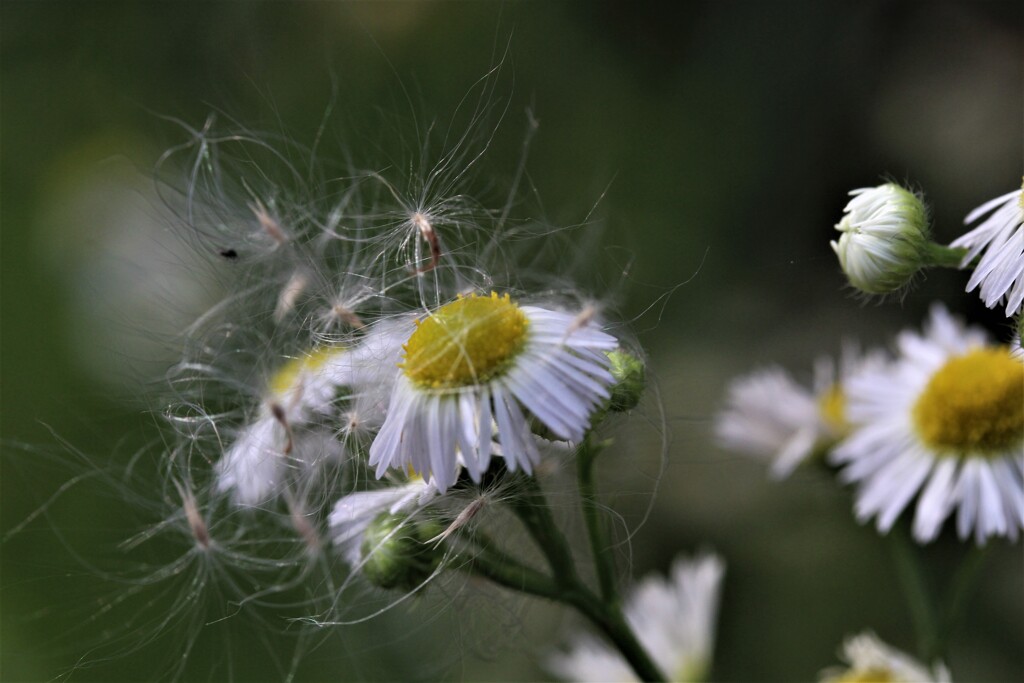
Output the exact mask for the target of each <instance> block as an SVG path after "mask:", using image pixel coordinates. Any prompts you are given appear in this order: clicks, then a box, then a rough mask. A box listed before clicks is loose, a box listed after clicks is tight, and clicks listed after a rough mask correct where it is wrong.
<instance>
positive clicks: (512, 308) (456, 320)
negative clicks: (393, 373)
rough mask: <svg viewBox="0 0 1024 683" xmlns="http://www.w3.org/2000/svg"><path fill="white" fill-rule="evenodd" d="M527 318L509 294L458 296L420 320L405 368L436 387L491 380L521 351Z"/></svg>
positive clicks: (414, 379)
mask: <svg viewBox="0 0 1024 683" xmlns="http://www.w3.org/2000/svg"><path fill="white" fill-rule="evenodd" d="M528 322H529V321H528V320H527V319H526V316H525V315H524V314H523V312H522V311H521V310H520V309H519V307H518V306H516V305H515V304H514V303H512V301H511V300H510V299H509V297H508V294H506V295H505V296H503V297H499V296H498V295H497V294H495V293H494V292H491V296H489V297H486V296H477V295H475V294H474V295H472V296H469V297H466V298H459V299H457V300H455V301H453V302H451V303H450V304H446V305H444V306H442V307H441V308H439V309H438V310H437V311H435V312H434V313H433V314H432V315H430V316H429V317H427V318H425V319H424V320H420V321H418V322H417V323H416V331H415V332H413V333H412V336H411V337H409V341H408V342H407V343H406V345H405V346H404V349H405V360H404V362H403V363H402V364H401V366H400V367H401V368H402V369H403V370H404V371H405V376H406V377H408V378H409V379H410V380H412V382H413V383H415V384H417V385H418V386H421V387H427V388H432V389H452V388H456V387H464V386H469V385H472V384H479V383H481V382H486V381H487V380H489V379H491V378H492V377H494V376H495V375H498V374H500V373H502V372H503V371H504V370H505V369H506V368H507V367H508V365H509V363H510V362H511V361H512V359H513V358H514V357H515V355H516V354H517V353H519V351H520V350H522V348H523V344H524V342H525V341H526V328H527V326H528Z"/></svg>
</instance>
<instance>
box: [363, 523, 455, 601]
mask: <svg viewBox="0 0 1024 683" xmlns="http://www.w3.org/2000/svg"><path fill="white" fill-rule="evenodd" d="M442 531H443V528H442V527H441V526H440V525H438V524H435V523H433V522H427V521H422V520H414V519H411V518H409V517H408V516H406V515H401V514H398V515H396V514H391V513H389V512H383V513H381V514H380V515H378V516H377V517H376V519H374V520H373V521H372V522H370V525H369V526H368V527H367V528H366V531H365V532H364V535H363V544H362V547H361V549H360V550H361V553H362V557H363V566H362V570H363V575H364V576H365V577H366V578H367V580H369V581H370V583H372V584H373V585H375V586H377V587H379V588H384V589H388V590H390V589H393V588H394V589H399V590H404V591H412V590H415V589H417V588H419V587H420V586H421V585H422V584H423V582H424V581H426V580H427V579H428V578H430V575H431V574H433V573H434V570H435V569H437V566H438V564H439V563H440V561H441V553H442V551H441V550H440V549H439V548H437V546H436V545H435V544H433V543H430V540H431V539H432V538H434V537H435V536H437V535H438V534H439V533H441V532H442Z"/></svg>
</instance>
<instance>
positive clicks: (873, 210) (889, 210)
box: [831, 183, 928, 294]
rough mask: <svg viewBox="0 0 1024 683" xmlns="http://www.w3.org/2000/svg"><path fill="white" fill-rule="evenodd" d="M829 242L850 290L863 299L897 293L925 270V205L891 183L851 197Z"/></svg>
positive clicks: (926, 226) (869, 188)
mask: <svg viewBox="0 0 1024 683" xmlns="http://www.w3.org/2000/svg"><path fill="white" fill-rule="evenodd" d="M850 195H852V196H853V199H851V200H850V202H849V203H848V204H847V205H846V208H845V209H843V212H844V215H843V218H842V220H841V221H840V222H839V223H837V224H836V230H838V231H839V232H841V233H843V234H842V235H841V236H840V237H839V241H838V242H837V241H833V242H831V245H832V250H833V251H834V252H835V253H836V256H838V257H839V264H840V265H841V266H842V268H843V272H844V273H846V277H847V278H848V279H849V280H850V284H851V285H853V286H854V287H856V288H857V289H859V290H860V291H862V292H865V293H867V294H888V293H890V292H896V291H898V290H900V289H902V288H903V287H905V286H906V285H908V284H910V281H911V280H912V279H913V278H914V275H915V274H916V273H917V271H918V270H919V269H920V268H921V266H922V265H923V262H924V261H923V259H924V251H925V248H926V246H927V244H928V220H927V214H926V211H925V207H924V203H923V202H922V201H921V200H920V199H919V198H918V197H917V196H916V195H915V194H914V193H913V192H910V191H909V190H905V189H904V188H902V187H900V186H899V185H897V184H895V183H886V184H885V185H879V186H878V187H864V188H860V189H858V190H853V191H852V192H850Z"/></svg>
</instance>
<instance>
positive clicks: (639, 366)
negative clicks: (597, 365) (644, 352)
mask: <svg viewBox="0 0 1024 683" xmlns="http://www.w3.org/2000/svg"><path fill="white" fill-rule="evenodd" d="M608 360H609V361H611V367H610V368H609V370H611V373H612V377H614V378H615V384H614V386H612V396H611V399H610V400H609V402H608V410H611V411H613V412H617V413H622V412H626V411H627V410H632V409H633V408H636V406H637V404H638V403H639V402H640V396H642V395H643V393H644V387H645V386H646V384H647V381H646V368H645V367H644V361H643V360H642V359H641V358H639V357H638V356H636V355H635V354H633V353H631V352H629V351H626V350H624V349H621V348H620V349H616V350H614V351H609V352H608Z"/></svg>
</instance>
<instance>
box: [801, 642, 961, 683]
mask: <svg viewBox="0 0 1024 683" xmlns="http://www.w3.org/2000/svg"><path fill="white" fill-rule="evenodd" d="M839 658H840V659H842V660H843V661H844V662H845V663H846V666H844V667H831V668H829V669H826V670H824V671H822V672H821V675H820V676H819V678H818V680H819V682H820V683H951V681H952V680H953V679H952V678H951V677H950V675H949V670H948V669H946V667H945V666H944V665H943V664H941V663H936V664H935V665H934V666H933V667H932V668H928V667H927V666H925V665H924V664H922V663H921V662H919V661H917V660H916V659H914V658H913V657H911V656H910V655H908V654H906V653H904V652H900V651H899V650H897V649H896V648H894V647H891V646H889V645H886V644H885V643H883V642H882V641H881V640H879V639H878V636H876V635H875V634H874V633H871V632H870V631H867V632H865V633H861V634H860V635H857V636H854V637H852V638H848V639H847V640H846V642H845V643H843V650H842V653H841V654H840V656H839Z"/></svg>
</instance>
